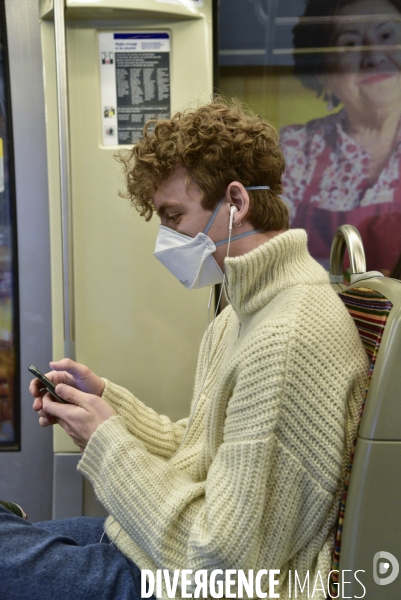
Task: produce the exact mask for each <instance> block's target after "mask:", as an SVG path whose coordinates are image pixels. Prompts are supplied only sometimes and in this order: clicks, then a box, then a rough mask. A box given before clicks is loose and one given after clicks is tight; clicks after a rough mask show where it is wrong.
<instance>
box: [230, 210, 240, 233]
mask: <svg viewBox="0 0 401 600" xmlns="http://www.w3.org/2000/svg"><path fill="white" fill-rule="evenodd" d="M236 212H238V208H237V207H236V206H231V207H230V223H229V225H228V231H232V228H233V218H234V215H235V213H236Z"/></svg>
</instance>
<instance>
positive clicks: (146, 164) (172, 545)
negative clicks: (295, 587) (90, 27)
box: [0, 100, 367, 600]
mask: <svg viewBox="0 0 401 600" xmlns="http://www.w3.org/2000/svg"><path fill="white" fill-rule="evenodd" d="M122 161H123V162H124V165H125V172H126V177H127V189H128V192H127V194H128V196H129V197H130V198H131V199H132V202H133V204H134V206H135V207H136V208H137V209H138V210H139V211H140V213H141V215H142V216H144V217H145V218H146V219H147V220H149V218H151V216H152V214H153V212H156V213H157V214H158V216H159V217H160V220H161V226H160V229H159V234H158V237H157V241H156V249H155V256H156V258H158V259H159V260H160V261H161V262H162V263H163V264H164V265H165V266H166V267H167V268H168V269H169V270H171V272H172V273H173V274H174V275H175V276H177V277H178V278H179V279H180V281H181V282H182V283H183V285H185V286H186V287H187V288H188V289H193V288H196V287H201V286H206V285H213V284H216V283H222V284H223V286H224V287H225V290H226V295H227V298H228V300H229V304H228V306H227V308H225V309H224V310H223V311H222V312H221V314H220V315H219V316H218V317H217V318H216V319H215V321H214V323H213V324H211V325H210V327H209V328H208V331H207V332H206V333H205V336H204V339H203V342H202V345H201V349H200V354H199V361H198V367H197V372H196V377H195V388H194V396H193V400H192V405H191V410H190V417H189V419H186V420H183V421H179V422H177V423H173V422H171V421H170V420H169V419H168V418H167V417H164V416H160V415H158V414H156V413H155V412H154V411H153V410H152V409H150V408H148V407H146V406H145V405H144V404H143V403H141V402H140V401H139V400H138V399H137V398H135V397H134V396H133V395H132V394H131V393H130V392H128V391H127V390H125V389H123V388H120V387H119V386H117V385H115V384H113V383H111V382H109V381H105V380H103V379H100V378H99V377H98V376H97V375H95V374H94V373H92V372H91V371H90V370H89V369H88V368H87V367H85V366H83V365H79V364H77V363H73V362H72V361H70V360H69V359H64V360H61V361H58V362H56V363H51V368H52V371H51V373H50V374H48V376H49V377H50V378H51V379H52V380H53V381H54V382H55V383H56V384H58V385H57V393H58V395H59V396H61V397H62V398H64V399H65V400H68V401H69V402H70V403H71V404H67V405H65V404H58V403H56V402H53V401H52V400H51V398H50V397H49V395H45V396H44V397H43V398H41V392H40V391H39V390H40V387H41V386H40V384H39V382H38V380H33V381H32V383H31V386H30V390H31V393H32V395H33V396H34V397H35V400H34V409H35V410H36V411H38V413H39V415H40V418H39V422H40V424H41V425H42V426H47V425H51V424H53V423H54V422H56V421H57V422H58V423H59V424H60V425H61V426H62V427H63V428H64V429H65V430H66V432H67V433H68V434H69V435H70V436H71V437H72V439H73V440H74V441H75V443H76V444H77V445H78V446H79V447H80V448H81V450H82V451H83V456H82V459H81V461H80V463H79V470H80V471H81V472H82V473H83V474H84V475H85V476H86V477H87V478H88V479H89V480H90V481H91V482H92V484H93V486H94V489H95V491H96V494H97V496H98V498H99V500H100V501H101V502H102V504H103V505H104V506H105V508H106V509H107V510H108V512H109V513H110V517H109V518H108V519H107V520H106V523H105V525H104V528H105V531H106V536H107V537H108V539H109V540H111V541H113V542H114V546H115V547H116V548H117V550H116V549H114V548H113V553H114V554H113V556H109V555H107V561H108V564H109V565H111V566H110V569H109V570H108V572H109V576H108V581H109V579H111V583H110V586H111V587H109V586H108V585H106V584H105V582H104V580H102V576H101V574H100V575H99V576H98V575H97V571H98V569H99V564H101V562H99V561H101V560H102V559H101V558H96V560H94V559H93V557H94V556H96V557H99V553H100V554H101V557H103V556H105V553H107V552H110V550H107V549H106V546H107V548H110V547H109V546H108V545H107V544H94V543H92V542H93V541H94V537H93V535H92V534H90V531H91V527H92V526H93V527H95V525H94V521H93V520H91V519H89V518H84V520H80V523H81V524H80V531H81V534H80V540H81V541H80V545H76V546H74V547H73V551H71V548H70V547H68V546H67V544H66V543H62V542H60V540H59V538H57V539H58V543H57V546H55V542H54V537H55V536H56V535H57V534H58V533H59V532H60V531H62V532H63V533H64V534H68V535H69V536H70V538H74V531H73V528H72V526H71V527H70V529H69V525H68V522H63V521H59V522H54V523H53V524H51V525H46V524H45V525H44V526H43V528H42V529H40V524H39V525H37V526H34V527H33V526H31V525H29V524H28V523H26V522H24V521H22V520H21V519H18V518H17V517H10V519H11V518H13V519H14V521H13V527H14V529H13V530H12V532H11V533H10V531H11V530H10V531H9V535H8V540H10V539H13V538H12V536H13V535H16V534H15V532H16V530H17V525H18V532H19V535H20V538H19V539H20V540H21V539H23V538H22V537H21V536H22V535H23V534H22V533H21V531H23V533H24V534H25V537H26V539H27V536H28V533H26V532H27V531H28V530H29V536H30V539H31V538H32V539H36V537H37V536H38V535H39V533H38V532H40V535H43V536H44V535H46V536H47V537H45V538H44V539H45V540H46V552H45V553H43V556H42V555H41V556H37V557H36V556H35V559H34V560H33V565H31V569H32V570H31V571H30V573H29V575H27V576H26V577H27V579H26V581H25V586H27V585H29V581H30V579H29V577H31V578H32V577H34V576H35V568H36V569H38V572H40V564H41V561H43V560H45V561H46V564H47V568H51V566H52V565H54V563H55V558H54V557H55V553H57V552H58V556H59V557H63V556H64V554H63V553H66V552H67V550H66V548H67V549H68V551H69V554H68V564H69V568H70V569H71V570H72V574H74V575H75V576H76V577H77V576H79V577H82V580H83V581H88V578H91V577H92V580H91V593H92V595H93V597H95V595H96V597H98V598H112V597H113V595H112V594H115V590H114V591H113V587H112V586H113V585H117V583H118V582H120V583H119V585H120V584H121V586H123V587H124V589H125V590H128V591H127V595H123V593H122V592H121V590H120V591H119V595H118V597H119V598H126V597H127V598H139V597H140V596H139V593H138V592H136V591H134V590H135V589H137V588H135V585H136V583H137V581H136V583H135V580H137V577H138V573H135V572H134V570H133V567H134V565H137V566H138V567H139V568H140V569H147V570H150V571H152V572H153V573H156V571H157V570H160V569H168V570H169V571H170V573H172V572H173V571H176V570H184V569H188V570H191V571H192V573H194V572H196V571H200V570H207V572H208V573H211V571H215V570H217V569H221V570H222V571H223V572H224V571H227V570H230V569H234V570H243V571H244V572H245V574H247V573H248V571H249V570H253V572H254V573H255V575H256V573H257V572H260V571H261V570H262V569H267V570H269V569H279V570H280V575H279V577H278V579H279V584H278V587H275V590H274V591H275V592H276V593H280V597H282V598H285V597H288V593H289V592H288V586H289V571H290V570H291V571H292V572H293V571H295V570H296V571H297V572H298V574H299V576H300V578H301V577H302V581H303V580H304V578H305V575H306V573H307V571H309V575H310V578H311V580H313V578H314V575H315V574H316V573H317V572H318V571H319V572H320V574H321V576H322V578H323V580H324V579H325V578H327V575H328V573H329V571H330V559H331V551H332V547H333V533H334V527H335V522H336V518H337V514H338V509H339V500H340V496H341V491H342V483H343V478H344V471H345V465H346V463H347V461H348V457H349V454H350V451H351V445H352V441H353V439H354V437H355V435H356V427H357V418H358V413H359V409H360V405H361V399H362V394H363V390H364V386H365V380H366V373H367V358H366V355H365V353H364V350H363V347H362V344H361V342H360V340H359V336H358V333H357V331H356V329H355V327H354V325H353V322H352V319H351V318H350V316H349V315H348V313H347V311H346V309H345V308H344V307H343V305H342V303H341V301H340V300H339V299H338V297H337V295H336V294H335V293H334V292H333V290H332V289H331V286H330V284H329V280H328V276H327V274H326V272H325V271H324V270H323V269H322V268H321V267H320V266H319V265H318V264H317V263H316V262H315V261H314V259H312V258H311V256H310V255H309V253H308V250H307V236H306V233H305V231H303V230H288V215H287V210H286V208H285V206H284V204H283V203H282V201H281V199H280V198H279V194H280V192H281V176H282V173H283V170H284V160H283V157H282V153H281V150H280V147H279V144H278V138H277V134H276V132H275V130H274V129H273V128H272V127H271V126H270V125H268V124H267V123H265V122H264V121H263V120H261V119H260V118H259V117H256V116H254V115H250V114H246V113H245V112H244V111H243V110H242V109H241V108H240V107H239V106H236V105H234V106H229V105H227V104H226V103H225V102H223V101H221V100H215V101H213V102H211V103H210V104H208V105H206V106H201V107H199V108H197V109H195V110H188V111H186V112H184V113H177V114H176V115H174V116H173V117H172V118H171V119H170V120H166V121H159V122H157V123H156V124H153V126H152V127H147V128H145V134H144V138H143V140H141V141H140V142H139V143H138V144H137V145H136V146H135V147H134V148H133V150H132V152H130V153H129V154H128V155H125V156H123V157H122ZM234 228H235V229H234ZM4 515H5V510H4V509H1V507H0V516H2V517H4ZM17 521H18V523H17ZM16 523H17V524H16ZM102 526H103V523H102V524H101V525H100V524H98V523H97V525H96V527H102ZM23 527H25V529H24V530H23ZM32 530H34V531H33V533H32ZM3 531H4V528H2V526H1V525H0V539H1V538H2V534H3ZM96 531H97V534H98V533H99V531H98V530H96ZM85 532H87V534H86V533H85ZM29 536H28V537H29ZM85 536H86V537H85ZM70 538H69V539H70ZM82 540H83V541H82ZM30 543H31V546H32V544H33V545H34V542H30ZM25 546H26V547H27V548H31V546H29V544H28V542H26V544H25ZM0 547H1V542H0ZM99 547H100V549H99ZM30 551H31V550H30ZM60 553H61V554H60ZM21 554H22V553H21V552H20V553H19V555H20V556H21ZM31 555H32V551H31ZM65 556H66V557H67V555H65ZM126 559H128V560H126ZM15 560H16V559H15ZM20 560H21V562H20V563H19V564H23V561H22V559H20ZM117 561H120V562H118V569H117V568H116V569H115V568H114V565H116V564H117ZM121 561H123V562H124V561H125V565H126V566H125V567H124V566H122V565H121ZM13 565H14V566H15V562H14V563H13V562H12V560H10V572H8V571H7V572H5V573H2V567H1V566H0V575H1V579H2V581H4V580H5V578H7V577H8V578H9V580H10V581H11V578H12V571H11V568H12V566H13ZM38 565H39V566H38ZM103 578H104V575H103ZM130 578H131V579H132V585H131V586H130V581H131V580H130ZM49 579H50V580H51V577H50V578H49V577H47V580H48V581H49ZM265 579H266V580H264V579H263V580H262V588H263V589H264V590H266V589H267V588H268V579H267V578H265ZM116 582H117V583H116ZM121 582H123V583H121ZM127 582H128V583H127ZM22 589H26V588H21V590H20V593H22ZM191 589H192V591H193V589H194V588H191ZM233 589H235V588H231V591H233ZM79 593H80V592H79V590H78V596H77V595H76V594H77V590H76V589H75V592H74V594H75V595H74V597H75V598H81V596H79ZM163 596H164V597H167V591H166V588H165V587H163ZM11 597H12V596H10V598H11ZM15 597H17V596H15ZM25 597H26V598H28V597H29V598H32V596H31V595H29V594H28V593H27V592H26V595H25V596H24V595H23V594H22V595H20V596H18V598H19V600H21V598H25ZM42 597H43V598H46V597H51V596H50V595H48V596H46V595H45V594H44V595H43V596H42ZM66 597H67V596H66ZM83 597H84V596H82V598H83ZM114 597H117V596H114ZM176 597H181V591H180V588H179V589H178V592H177V593H176ZM300 597H301V596H300ZM315 597H316V598H317V597H318V593H315ZM323 597H324V596H323V595H322V598H323Z"/></svg>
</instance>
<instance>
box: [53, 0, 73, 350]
mask: <svg viewBox="0 0 401 600" xmlns="http://www.w3.org/2000/svg"><path fill="white" fill-rule="evenodd" d="M54 33H55V45H56V76H57V112H58V133H59V160H60V198H61V225H62V253H63V305H64V355H65V356H68V357H69V358H71V359H73V360H75V330H74V270H73V252H72V202H71V164H70V137H69V114H68V85H67V51H66V34H65V0H54Z"/></svg>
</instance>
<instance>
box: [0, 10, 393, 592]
mask: <svg viewBox="0 0 401 600" xmlns="http://www.w3.org/2000/svg"><path fill="white" fill-rule="evenodd" d="M0 20H1V23H0V25H1V27H0V37H1V39H0V392H1V393H0V498H1V499H3V498H4V500H10V501H13V502H16V503H18V505H20V506H22V507H23V508H24V510H25V511H26V513H27V514H28V518H29V519H30V520H31V521H32V522H37V521H44V520H50V519H60V518H68V517H75V516H106V514H107V512H106V511H105V509H104V507H103V506H102V504H101V503H100V502H99V500H98V499H97V497H96V495H95V492H94V490H93V488H92V485H91V484H90V483H89V482H88V481H87V480H86V479H85V478H84V477H83V476H82V474H81V473H79V472H78V471H77V464H78V462H79V460H80V457H81V454H80V451H79V448H78V447H77V446H76V445H74V443H73V442H72V440H71V439H70V438H69V437H68V436H67V435H66V433H65V432H64V431H63V429H62V428H61V427H60V426H59V425H55V426H54V427H47V428H42V427H40V426H39V425H38V418H37V415H36V413H35V412H34V411H33V410H32V397H31V395H30V393H29V391H28V387H29V383H30V381H31V379H32V375H31V373H30V372H29V371H28V366H30V365H35V366H36V367H37V368H38V369H39V370H40V371H42V372H44V373H46V372H48V371H49V362H50V361H51V360H59V359H61V358H63V357H65V356H68V357H70V358H73V359H74V360H76V361H78V362H80V363H83V364H86V365H88V366H90V368H91V369H93V370H94V371H95V372H96V373H99V375H101V376H102V377H105V378H107V379H109V380H111V381H116V382H118V383H119V384H120V385H122V386H124V387H126V388H128V389H135V393H136V394H137V396H138V397H139V398H141V399H142V400H143V402H145V403H146V404H147V405H149V406H151V407H152V408H153V409H154V410H156V411H157V412H158V413H161V414H164V415H168V417H169V418H170V419H172V420H174V421H177V420H179V419H182V418H184V417H185V416H187V414H188V411H189V403H188V398H190V396H191V393H192V386H193V379H194V375H195V368H196V360H197V355H198V350H199V345H200V343H201V340H202V337H203V334H204V331H205V329H206V327H207V314H206V312H207V311H206V306H207V305H208V302H209V303H210V299H209V289H206V288H204V289H201V290H196V291H191V292H190V293H188V291H187V290H185V289H183V286H182V285H181V284H180V283H179V282H178V281H174V280H173V278H171V276H170V275H169V274H168V273H167V272H166V271H165V269H164V268H163V266H162V265H160V264H159V263H158V261H155V260H154V257H153V256H152V253H153V251H154V243H155V239H156V235H157V227H158V223H157V222H156V221H157V219H152V220H151V221H150V222H149V223H145V222H144V219H143V218H141V217H140V216H139V214H138V212H137V211H135V210H133V208H132V207H131V206H130V205H129V202H128V200H126V199H125V198H123V197H121V196H122V195H123V194H122V190H123V186H124V181H123V173H122V166H121V162H119V161H118V160H116V154H117V152H119V151H121V150H123V149H127V148H131V147H132V145H134V144H136V143H137V142H138V141H139V140H140V139H141V136H142V130H143V127H144V125H145V124H146V123H147V121H149V120H150V119H153V118H155V117H158V118H166V119H168V118H170V116H171V115H172V114H173V113H175V112H176V111H180V110H183V109H185V108H186V107H188V106H196V105H199V104H202V103H206V102H208V101H209V100H210V98H211V97H212V95H213V94H218V95H220V96H222V97H223V98H227V99H233V98H234V99H236V100H238V101H240V102H241V103H243V105H244V106H246V107H247V108H249V109H250V110H251V111H252V112H253V113H256V114H257V115H260V117H261V118H262V119H265V120H267V121H268V122H270V123H271V124H272V125H273V126H274V127H275V128H276V130H277V131H278V134H279V136H280V143H281V147H282V150H283V153H284V157H285V162H286V170H285V173H284V176H283V192H282V198H283V200H284V202H285V204H286V206H287V207H288V211H289V215H290V227H291V228H301V229H305V230H306V231H307V233H308V244H309V251H310V253H311V255H312V256H313V258H315V259H316V260H317V261H318V262H319V263H320V264H321V265H322V266H323V267H324V269H325V270H326V271H327V273H328V274H329V276H330V282H331V285H332V287H333V289H334V290H335V291H336V292H337V293H338V294H339V296H340V298H341V299H342V301H343V302H344V304H345V306H346V307H347V309H348V311H349V313H350V314H351V317H352V318H353V320H354V322H355V325H356V328H357V329H358V332H359V334H360V337H361V340H362V343H363V345H364V348H365V350H366V353H367V355H368V359H369V364H370V369H369V375H368V378H367V382H366V392H365V396H364V400H363V411H362V413H361V415H360V423H359V433H358V437H357V439H356V440H355V445H354V451H353V454H352V461H351V463H350V465H349V468H348V475H347V479H346V482H345V485H344V491H343V496H342V504H341V511H340V516H339V520H338V527H337V533H336V538H335V542H333V552H334V555H333V556H334V559H333V560H334V564H335V565H337V568H338V569H339V570H340V571H342V572H344V571H347V570H348V571H349V572H357V571H358V570H363V571H364V573H365V575H364V579H363V581H364V587H365V588H366V589H365V593H366V595H365V596H364V597H366V598H372V600H377V599H379V598H380V600H393V599H396V598H397V599H399V598H400V593H401V576H399V577H397V574H398V570H399V567H398V561H401V541H400V540H401V477H400V470H401V369H400V357H401V129H400V127H401V125H400V123H401V101H400V100H401V5H400V3H399V2H397V1H394V2H393V1H391V0H347V1H344V0H320V2H319V1H318V0H219V1H218V0H95V1H93V0H18V2H16V1H15V0H0ZM139 44H141V50H140V51H139V50H138V48H139ZM161 290H162V291H161ZM219 293H220V290H219V289H218V287H216V288H215V289H214V298H215V301H217V297H218V295H219ZM227 302H228V300H227V299H224V300H223V304H224V303H227ZM327 344H328V345H329V344H330V340H329V339H328V340H327ZM156 374H157V375H156ZM171 398H174V402H173V403H172V402H171ZM379 555H380V556H379ZM397 559H398V560H397ZM378 561H379V562H378ZM380 561H382V562H380ZM383 561H387V562H383ZM383 564H384V565H385V566H384V567H383ZM386 578H387V579H386ZM0 586H1V583H0ZM377 586H380V587H377ZM361 589H362V588H361V586H360V584H359V583H358V581H354V582H353V583H350V584H349V586H348V588H347V590H348V593H349V596H345V595H344V596H341V597H362V596H361V593H362V592H361ZM357 594H359V595H357ZM0 597H1V587H0ZM333 597H336V596H333ZM337 597H338V596H337Z"/></svg>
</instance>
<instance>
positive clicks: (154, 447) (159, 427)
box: [102, 379, 188, 459]
mask: <svg viewBox="0 0 401 600" xmlns="http://www.w3.org/2000/svg"><path fill="white" fill-rule="evenodd" d="M104 382H105V388H104V391H103V395H102V396H103V398H104V399H105V400H106V401H107V402H108V403H109V404H110V405H111V406H112V407H113V408H114V409H115V410H116V411H117V412H118V414H119V415H120V416H121V417H122V419H123V420H124V424H125V427H126V429H127V431H128V432H130V433H131V434H132V435H134V436H135V437H137V438H138V439H139V440H141V441H142V442H143V444H144V446H145V448H146V450H147V451H148V452H150V453H152V454H156V455H157V456H161V457H163V458H167V459H168V458H169V457H170V456H171V455H172V454H173V453H174V452H175V451H176V450H177V448H178V446H179V444H180V442H181V439H182V436H183V435H184V431H185V427H186V424H187V421H188V419H181V420H180V421H177V422H175V423H174V422H173V421H171V420H170V419H169V418H168V417H166V416H164V415H159V414H158V413H157V412H156V411H154V410H153V409H152V408H149V407H148V406H146V405H145V404H144V403H143V402H141V401H140V400H138V398H136V397H135V396H134V395H133V394H131V392H129V391H128V390H126V389H125V388H123V387H121V386H119V385H116V384H114V383H111V382H110V381H108V380H107V379H104Z"/></svg>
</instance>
